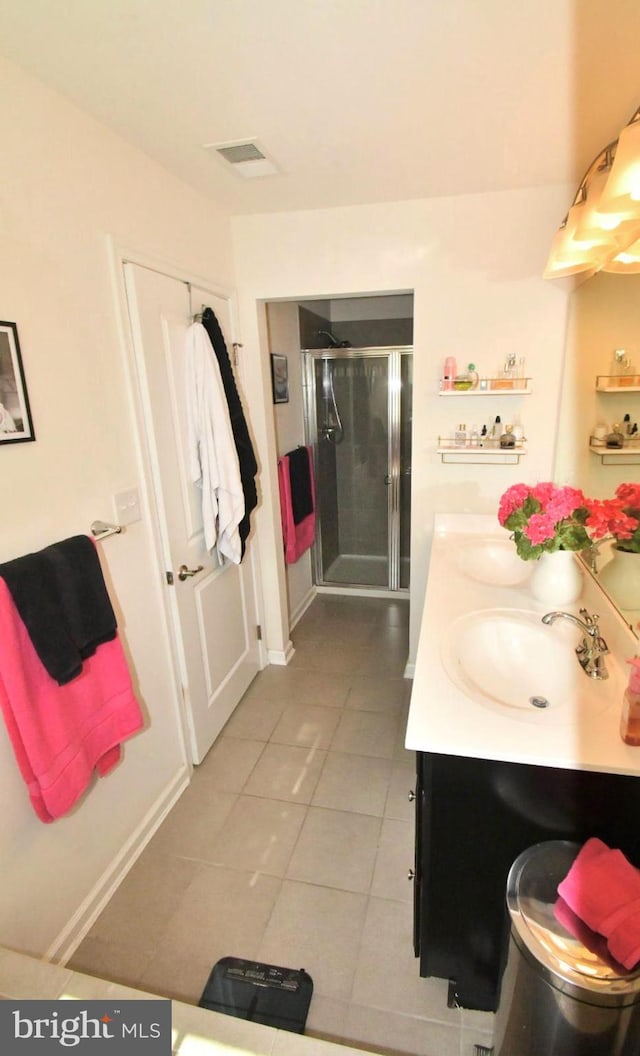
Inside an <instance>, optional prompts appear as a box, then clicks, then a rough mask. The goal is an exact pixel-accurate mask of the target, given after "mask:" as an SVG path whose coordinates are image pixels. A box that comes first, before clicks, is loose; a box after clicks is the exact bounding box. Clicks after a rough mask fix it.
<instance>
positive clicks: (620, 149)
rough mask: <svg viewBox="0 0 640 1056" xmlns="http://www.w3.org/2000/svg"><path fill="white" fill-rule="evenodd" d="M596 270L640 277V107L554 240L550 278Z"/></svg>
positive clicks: (586, 180)
mask: <svg viewBox="0 0 640 1056" xmlns="http://www.w3.org/2000/svg"><path fill="white" fill-rule="evenodd" d="M596 271H611V272H617V273H627V274H633V273H638V272H640V108H638V109H637V110H636V112H635V113H634V115H633V117H632V118H631V120H630V122H629V124H628V125H627V126H626V127H625V128H624V129H623V130H622V132H621V133H620V135H619V137H618V139H616V140H613V142H611V143H608V144H607V146H606V147H604V148H603V149H602V150H601V151H600V152H599V153H598V154H597V155H596V157H595V158H594V159H593V161H592V162H591V164H590V165H589V168H588V169H587V171H586V173H585V175H584V176H583V178H582V180H581V181H580V184H579V186H578V190H577V191H576V194H575V197H574V199H573V204H572V206H571V208H570V209H569V212H568V213H567V215H566V216H565V218H564V220H563V221H562V223H561V224H560V227H559V228H558V230H557V231H556V234H555V235H554V238H553V241H552V243H551V251H550V253H549V259H548V260H547V265H546V267H545V270H544V278H545V279H557V278H564V277H565V276H567V275H578V274H583V275H584V277H585V278H587V277H589V276H590V275H593V274H594V273H595V272H596ZM585 273H586V274H585Z"/></svg>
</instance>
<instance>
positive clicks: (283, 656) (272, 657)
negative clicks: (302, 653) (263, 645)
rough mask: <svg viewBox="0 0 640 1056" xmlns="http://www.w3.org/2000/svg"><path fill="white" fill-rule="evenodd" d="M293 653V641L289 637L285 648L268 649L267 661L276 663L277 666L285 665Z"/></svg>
mask: <svg viewBox="0 0 640 1056" xmlns="http://www.w3.org/2000/svg"><path fill="white" fill-rule="evenodd" d="M294 653H295V649H294V648H293V642H292V641H291V639H289V641H288V642H287V645H286V647H285V649H269V651H268V656H269V663H270V664H276V665H277V666H279V667H286V666H287V664H289V663H290V662H291V658H292V656H293V654H294Z"/></svg>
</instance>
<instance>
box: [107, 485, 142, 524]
mask: <svg viewBox="0 0 640 1056" xmlns="http://www.w3.org/2000/svg"><path fill="white" fill-rule="evenodd" d="M113 511H114V516H115V520H116V524H122V525H126V524H133V523H134V521H139V520H140V516H141V514H140V496H139V495H138V489H137V488H128V489H127V490H126V491H117V492H116V493H115V495H113Z"/></svg>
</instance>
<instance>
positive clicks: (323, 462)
mask: <svg viewBox="0 0 640 1056" xmlns="http://www.w3.org/2000/svg"><path fill="white" fill-rule="evenodd" d="M303 360H304V378H305V387H304V392H305V427H306V434H307V440H308V442H309V443H310V444H311V445H312V447H313V451H314V456H315V458H314V462H315V468H316V494H317V530H316V544H315V548H314V570H315V582H316V584H317V585H318V586H334V587H335V586H343V587H350V586H351V587H362V586H365V587H378V588H385V589H387V590H390V591H398V590H408V589H409V557H410V552H409V540H410V519H411V487H410V483H411V430H410V422H411V413H410V408H411V381H412V363H413V358H412V349H411V348H410V347H402V348H359V349H351V348H350V349H346V348H339V349H331V350H330V351H328V352H327V351H310V350H304V351H303Z"/></svg>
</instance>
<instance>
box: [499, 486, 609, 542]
mask: <svg viewBox="0 0 640 1056" xmlns="http://www.w3.org/2000/svg"><path fill="white" fill-rule="evenodd" d="M587 503H588V500H587V499H585V497H584V495H583V494H582V492H581V491H580V490H579V489H578V488H569V487H563V488H559V487H557V486H556V485H555V484H551V483H544V484H536V485H535V487H529V485H527V484H514V485H513V486H512V487H510V488H507V490H506V491H505V493H504V495H503V496H502V498H501V499H500V506H499V509H498V520H499V521H500V524H501V525H502V527H503V528H507V529H508V530H509V531H510V532H511V533H512V538H513V541H514V542H515V544H516V550H517V552H518V556H519V557H521V558H522V559H523V561H535V560H537V558H539V557H540V555H541V554H550V553H553V552H554V551H555V550H585V549H586V548H587V547H588V546H590V545H591V539H590V538H589V533H588V532H587V529H586V527H585V524H586V521H587V517H588V516H589V507H588V505H587Z"/></svg>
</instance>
